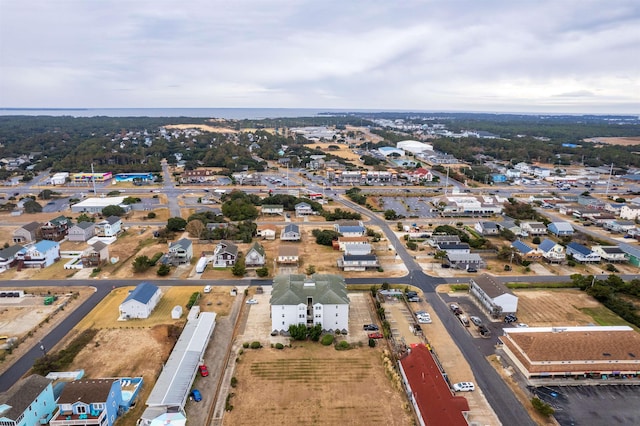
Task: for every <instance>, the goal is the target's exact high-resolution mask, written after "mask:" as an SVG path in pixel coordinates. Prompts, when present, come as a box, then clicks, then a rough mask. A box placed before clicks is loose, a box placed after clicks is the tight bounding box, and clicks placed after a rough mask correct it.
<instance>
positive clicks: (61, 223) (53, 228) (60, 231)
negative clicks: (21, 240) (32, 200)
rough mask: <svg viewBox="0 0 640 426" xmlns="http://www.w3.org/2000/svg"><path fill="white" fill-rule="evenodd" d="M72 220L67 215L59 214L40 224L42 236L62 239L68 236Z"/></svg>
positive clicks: (44, 238)
mask: <svg viewBox="0 0 640 426" xmlns="http://www.w3.org/2000/svg"><path fill="white" fill-rule="evenodd" d="M70 223H71V221H70V220H69V219H67V217H66V216H58V217H56V218H53V219H51V220H49V221H47V222H45V223H44V224H42V225H41V226H40V238H42V239H43V240H51V241H61V240H63V239H64V237H66V236H67V233H68V231H69V226H70Z"/></svg>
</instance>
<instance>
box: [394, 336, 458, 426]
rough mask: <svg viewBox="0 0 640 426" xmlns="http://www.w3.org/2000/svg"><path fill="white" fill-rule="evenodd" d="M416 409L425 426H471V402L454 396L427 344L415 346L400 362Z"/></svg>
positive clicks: (405, 382) (406, 385)
mask: <svg viewBox="0 0 640 426" xmlns="http://www.w3.org/2000/svg"><path fill="white" fill-rule="evenodd" d="M399 364H400V373H401V374H402V378H403V380H404V384H405V388H406V390H407V393H408V394H409V399H410V400H411V403H412V404H413V408H414V409H415V410H416V413H417V414H418V419H419V421H420V424H421V425H423V426H428V425H431V426H443V425H446V426H456V425H460V426H467V425H468V424H469V422H468V421H467V413H468V412H469V403H468V402H467V399H466V398H465V397H463V396H456V395H453V393H452V392H451V389H450V388H449V385H448V384H447V382H446V381H445V379H444V377H443V373H442V371H441V370H440V368H439V367H438V364H437V363H436V361H435V360H434V359H433V355H432V354H431V352H430V351H429V349H428V348H427V347H426V346H424V345H419V346H415V347H413V348H411V351H410V352H409V354H408V355H406V356H405V357H404V358H402V359H401V360H400V362H399Z"/></svg>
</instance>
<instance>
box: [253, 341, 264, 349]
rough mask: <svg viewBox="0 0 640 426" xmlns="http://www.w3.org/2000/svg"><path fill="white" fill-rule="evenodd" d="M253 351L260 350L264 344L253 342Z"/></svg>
mask: <svg viewBox="0 0 640 426" xmlns="http://www.w3.org/2000/svg"><path fill="white" fill-rule="evenodd" d="M250 346H251V349H260V348H261V347H262V344H261V343H260V342H251V345H250Z"/></svg>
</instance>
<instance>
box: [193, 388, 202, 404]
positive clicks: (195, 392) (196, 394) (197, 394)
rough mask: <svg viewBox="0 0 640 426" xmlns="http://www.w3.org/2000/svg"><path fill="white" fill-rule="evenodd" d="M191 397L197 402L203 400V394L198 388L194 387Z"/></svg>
mask: <svg viewBox="0 0 640 426" xmlns="http://www.w3.org/2000/svg"><path fill="white" fill-rule="evenodd" d="M191 398H193V400H194V401H195V402H200V401H202V395H201V394H200V391H199V390H198V389H194V390H192V391H191Z"/></svg>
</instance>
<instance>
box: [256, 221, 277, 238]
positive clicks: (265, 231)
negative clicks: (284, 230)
mask: <svg viewBox="0 0 640 426" xmlns="http://www.w3.org/2000/svg"><path fill="white" fill-rule="evenodd" d="M276 232H278V227H277V226H275V225H268V224H264V225H258V229H257V230H256V235H257V236H258V237H262V238H263V239H265V240H275V239H276Z"/></svg>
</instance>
